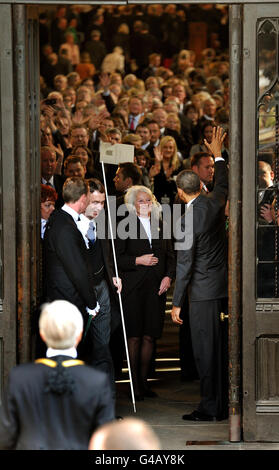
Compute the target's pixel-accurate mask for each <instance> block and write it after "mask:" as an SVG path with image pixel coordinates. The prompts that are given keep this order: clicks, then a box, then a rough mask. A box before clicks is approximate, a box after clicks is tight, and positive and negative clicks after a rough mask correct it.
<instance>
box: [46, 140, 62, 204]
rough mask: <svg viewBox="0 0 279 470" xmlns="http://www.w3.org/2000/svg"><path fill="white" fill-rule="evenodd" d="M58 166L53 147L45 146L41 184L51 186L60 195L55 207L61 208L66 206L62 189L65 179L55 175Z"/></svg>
mask: <svg viewBox="0 0 279 470" xmlns="http://www.w3.org/2000/svg"><path fill="white" fill-rule="evenodd" d="M56 165H57V159H56V152H55V149H54V148H53V147H50V146H47V145H45V146H43V147H42V148H41V183H42V184H46V185H47V186H51V187H52V188H53V189H55V191H56V192H57V194H58V198H57V200H56V203H55V207H56V208H59V207H61V206H62V205H63V204H64V201H63V197H62V188H63V184H64V182H65V178H64V177H63V176H62V175H57V174H55V170H56Z"/></svg>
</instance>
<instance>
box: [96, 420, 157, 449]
mask: <svg viewBox="0 0 279 470" xmlns="http://www.w3.org/2000/svg"><path fill="white" fill-rule="evenodd" d="M160 449H161V446H160V441H159V439H158V437H157V436H156V434H155V433H154V431H153V429H152V428H151V426H149V425H148V424H147V423H145V422H144V421H143V420H141V419H137V418H125V419H123V420H121V421H113V422H110V423H107V424H104V425H103V426H100V427H99V428H98V429H97V431H96V432H95V433H94V434H93V436H92V437H91V440H90V442H89V450H160Z"/></svg>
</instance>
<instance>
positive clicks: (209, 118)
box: [204, 114, 214, 121]
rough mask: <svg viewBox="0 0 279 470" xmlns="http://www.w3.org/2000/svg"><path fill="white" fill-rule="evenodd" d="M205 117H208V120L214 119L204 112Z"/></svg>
mask: <svg viewBox="0 0 279 470" xmlns="http://www.w3.org/2000/svg"><path fill="white" fill-rule="evenodd" d="M204 117H205V118H206V119H208V121H214V118H213V117H210V116H208V115H207V114H204Z"/></svg>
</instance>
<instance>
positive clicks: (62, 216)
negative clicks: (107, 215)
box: [44, 177, 99, 320]
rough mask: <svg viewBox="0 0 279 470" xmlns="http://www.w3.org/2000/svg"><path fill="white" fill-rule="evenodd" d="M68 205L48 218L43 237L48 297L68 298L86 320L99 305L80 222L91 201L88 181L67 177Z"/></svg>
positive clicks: (64, 197) (55, 298) (65, 199)
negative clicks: (91, 279)
mask: <svg viewBox="0 0 279 470" xmlns="http://www.w3.org/2000/svg"><path fill="white" fill-rule="evenodd" d="M63 199H64V201H65V204H64V205H63V207H62V208H61V209H58V210H55V211H54V212H53V213H52V214H51V217H50V219H49V222H48V225H47V227H46V230H45V237H44V265H45V292H46V300H47V301H53V300H58V299H64V300H68V301H69V302H71V303H73V304H74V305H76V307H78V309H79V310H80V312H81V313H82V314H83V316H84V319H85V320H87V316H88V314H92V315H95V314H96V307H97V309H98V307H99V306H98V304H97V300H96V296H95V293H94V290H93V289H92V287H91V285H90V277H89V271H88V254H87V247H86V241H85V240H84V238H83V235H82V234H81V232H80V230H79V228H78V226H77V224H78V221H79V219H80V214H82V213H83V212H84V211H85V209H86V207H87V205H88V202H89V187H88V183H87V182H86V181H85V180H83V179H82V178H79V177H73V178H68V179H67V180H66V182H65V183H64V186H63Z"/></svg>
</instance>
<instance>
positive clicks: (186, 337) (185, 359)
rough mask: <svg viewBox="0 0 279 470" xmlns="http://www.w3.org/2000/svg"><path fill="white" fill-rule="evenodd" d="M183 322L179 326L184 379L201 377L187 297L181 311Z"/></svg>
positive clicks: (180, 356) (181, 365) (182, 377)
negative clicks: (195, 352) (194, 353)
mask: <svg viewBox="0 0 279 470" xmlns="http://www.w3.org/2000/svg"><path fill="white" fill-rule="evenodd" d="M180 318H181V319H182V320H183V324H182V325H181V326H180V327H179V359H180V367H181V379H182V380H195V379H198V378H199V375H198V372H197V368H196V363H195V359H194V355H193V347H192V338H191V329H190V321H189V301H188V297H186V299H185V301H184V303H183V305H182V308H181V312H180Z"/></svg>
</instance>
